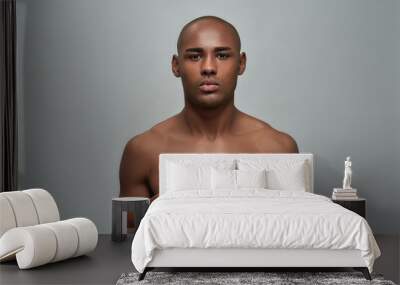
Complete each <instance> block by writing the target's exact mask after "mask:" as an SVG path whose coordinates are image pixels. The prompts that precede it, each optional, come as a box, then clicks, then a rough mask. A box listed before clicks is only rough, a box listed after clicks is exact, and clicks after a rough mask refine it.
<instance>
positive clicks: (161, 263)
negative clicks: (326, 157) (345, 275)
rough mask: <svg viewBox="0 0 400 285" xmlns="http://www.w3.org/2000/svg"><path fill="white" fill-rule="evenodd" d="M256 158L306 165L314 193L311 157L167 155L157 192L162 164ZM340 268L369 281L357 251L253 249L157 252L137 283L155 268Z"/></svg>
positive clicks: (161, 188) (163, 157) (161, 161)
mask: <svg viewBox="0 0 400 285" xmlns="http://www.w3.org/2000/svg"><path fill="white" fill-rule="evenodd" d="M249 157H257V158H263V159H274V160H280V159H283V160H288V159H289V160H291V159H293V160H299V159H300V160H306V161H307V163H308V166H309V167H308V169H309V171H308V177H309V188H308V189H307V191H309V192H313V189H314V173H313V172H314V171H313V170H314V167H313V165H314V161H313V154H310V153H301V154H263V153H257V154H253V153H251V154H249V153H239V154H228V153H201V154H199V153H196V154H187V153H174V154H172V153H170V154H160V157H159V179H160V183H159V191H160V195H161V194H162V193H164V192H165V191H166V189H165V185H166V183H165V182H166V171H165V166H166V161H167V160H169V161H173V160H183V159H190V160H204V159H206V160H207V161H210V160H218V159H238V158H249ZM282 267H283V268H293V269H295V268H310V269H312V268H338V267H340V268H343V267H346V268H347V267H350V268H353V269H355V270H358V271H361V272H362V273H363V275H364V277H365V278H366V279H367V280H371V276H370V274H369V270H368V268H367V267H366V264H365V261H364V260H363V259H362V257H361V252H360V250H330V249H268V248H266V249H254V248H207V249H202V248H168V249H162V250H161V249H157V250H155V252H154V256H153V259H152V260H151V261H150V262H149V264H148V265H147V267H146V268H145V269H144V271H143V273H141V274H140V275H139V280H143V279H144V277H145V275H146V273H147V272H148V271H150V270H153V269H155V268H185V269H187V268H215V269H217V268H231V269H234V271H246V270H248V269H254V268H258V269H265V268H276V269H277V268H282Z"/></svg>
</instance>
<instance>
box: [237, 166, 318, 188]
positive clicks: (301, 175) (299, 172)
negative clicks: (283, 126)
mask: <svg viewBox="0 0 400 285" xmlns="http://www.w3.org/2000/svg"><path fill="white" fill-rule="evenodd" d="M237 163H238V168H239V169H240V170H255V169H258V170H261V169H266V170H267V188H268V189H273V190H293V191H311V190H310V187H311V186H310V182H309V181H308V176H309V169H308V167H307V165H308V164H307V161H306V160H271V159H269V160H262V159H239V160H238V162H237Z"/></svg>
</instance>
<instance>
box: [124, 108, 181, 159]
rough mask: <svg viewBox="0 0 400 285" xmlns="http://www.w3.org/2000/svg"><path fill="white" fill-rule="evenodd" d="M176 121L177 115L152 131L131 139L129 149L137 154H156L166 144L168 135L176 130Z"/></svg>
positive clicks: (154, 127) (157, 125)
mask: <svg viewBox="0 0 400 285" xmlns="http://www.w3.org/2000/svg"><path fill="white" fill-rule="evenodd" d="M176 121H177V119H176V115H175V116H173V117H170V118H167V119H166V120H164V121H162V122H159V123H157V124H156V125H154V126H153V127H151V128H150V129H148V130H146V131H144V132H143V133H140V134H137V135H135V136H134V137H133V138H131V139H130V140H129V141H128V143H127V147H128V148H130V149H131V150H132V151H134V152H135V153H148V152H150V153H154V152H155V151H157V150H159V149H162V147H163V145H165V143H166V140H167V134H168V133H169V132H170V131H171V130H172V129H174V128H175V126H176V124H177V122H176Z"/></svg>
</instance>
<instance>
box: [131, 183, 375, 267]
mask: <svg viewBox="0 0 400 285" xmlns="http://www.w3.org/2000/svg"><path fill="white" fill-rule="evenodd" d="M184 193H185V194H184V195H182V192H181V193H179V194H175V193H174V192H172V193H167V194H164V195H163V196H160V197H159V198H157V199H156V200H154V201H153V203H152V204H151V205H150V207H149V209H148V211H147V213H146V215H145V217H144V218H143V219H142V221H141V223H140V226H139V228H138V230H137V232H136V235H135V237H134V239H133V242H132V262H133V264H134V266H135V268H136V269H137V270H138V271H139V272H143V270H144V268H145V267H146V265H147V264H148V263H149V262H150V261H151V259H152V256H153V251H154V249H164V248H189V247H190V248H275V249H276V248H302V249H312V248H314V249H358V250H360V251H361V255H362V258H363V259H364V260H365V264H366V266H367V267H368V269H369V271H370V272H372V268H373V263H374V260H375V259H376V258H377V257H379V256H380V250H379V248H378V245H377V244H376V241H375V239H374V237H373V234H372V231H371V229H370V227H369V225H368V223H367V221H366V220H365V219H364V218H362V217H361V216H359V215H357V214H355V213H353V212H351V211H349V210H347V209H344V208H342V207H341V206H339V205H337V204H335V203H333V202H332V201H331V200H330V199H329V198H327V197H324V196H321V195H316V194H312V193H307V192H299V191H278V190H265V189H264V190H261V189H246V190H243V189H242V190H240V191H234V192H231V191H228V190H227V191H226V192H223V191H222V192H220V195H219V196H218V197H216V196H215V194H213V195H207V193H202V194H201V195H199V192H198V191H196V190H193V191H185V192H184Z"/></svg>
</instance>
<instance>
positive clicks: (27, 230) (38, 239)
mask: <svg viewBox="0 0 400 285" xmlns="http://www.w3.org/2000/svg"><path fill="white" fill-rule="evenodd" d="M0 241H1V243H0V254H2V253H3V254H4V253H6V252H7V251H8V253H9V254H15V253H16V258H17V262H18V266H19V268H20V269H28V268H32V267H36V266H40V265H43V264H46V263H49V262H50V261H51V260H52V259H53V258H54V256H55V254H56V249H57V240H56V236H55V234H54V232H53V231H52V230H51V229H49V228H47V227H42V226H41V225H36V226H29V227H20V228H13V229H11V230H9V231H7V232H6V233H5V234H4V235H3V236H2V237H1V239H0Z"/></svg>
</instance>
